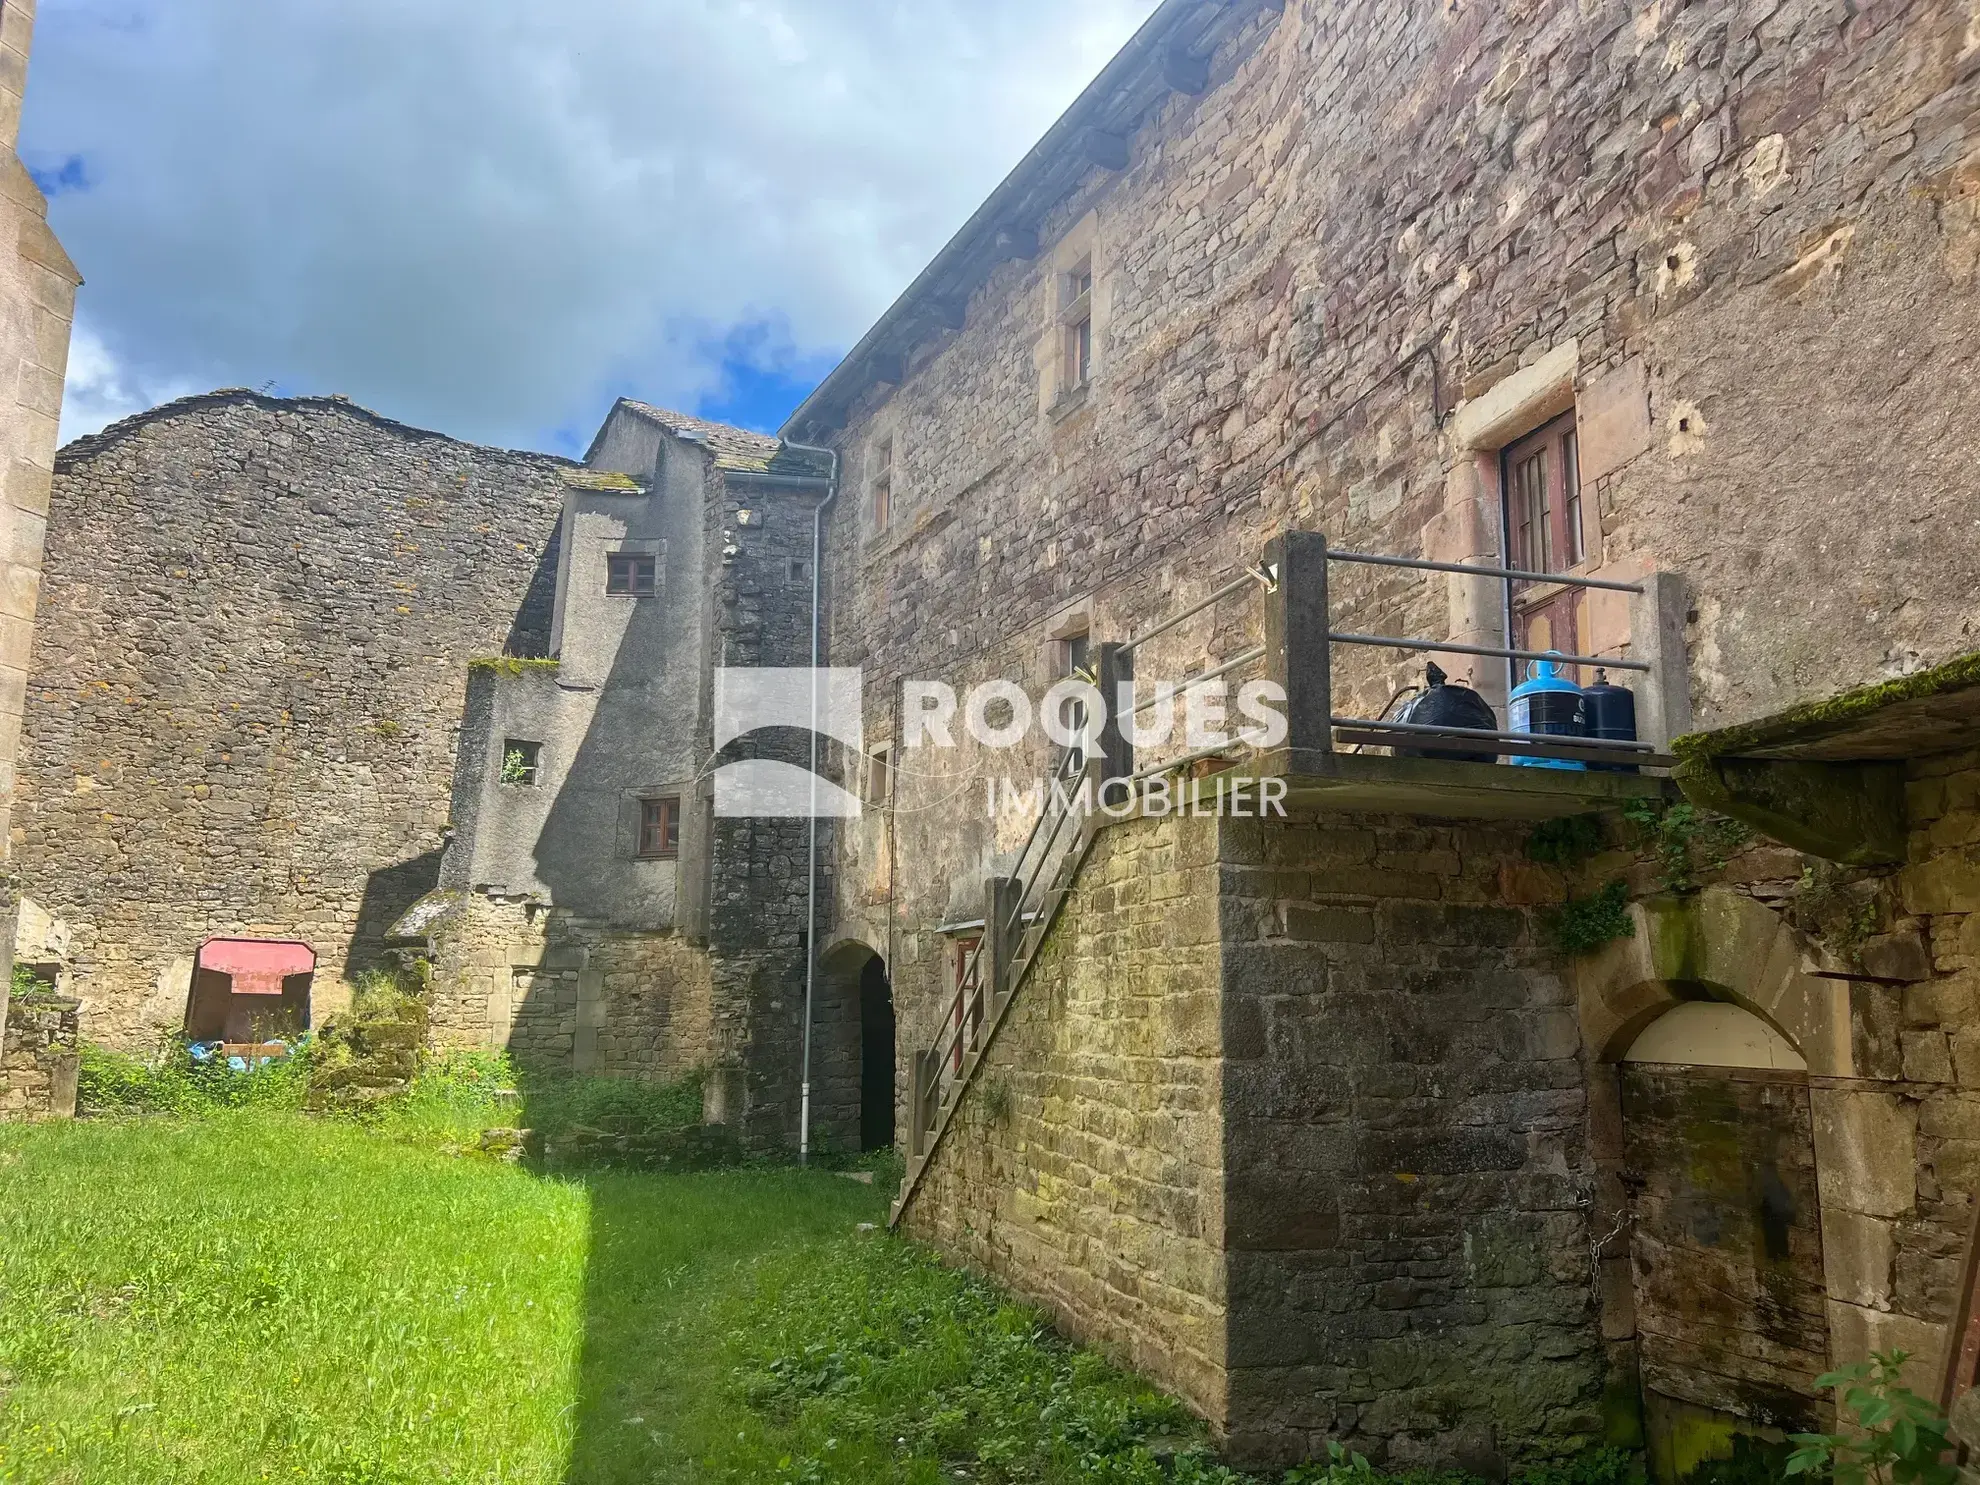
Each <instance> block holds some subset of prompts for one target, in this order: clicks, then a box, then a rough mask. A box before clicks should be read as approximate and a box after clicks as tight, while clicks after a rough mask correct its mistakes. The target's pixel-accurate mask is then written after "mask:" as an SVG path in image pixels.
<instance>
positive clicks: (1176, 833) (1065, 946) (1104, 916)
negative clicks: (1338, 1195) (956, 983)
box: [904, 819, 1229, 1423]
mask: <svg viewBox="0 0 1980 1485" xmlns="http://www.w3.org/2000/svg"><path fill="white" fill-rule="evenodd" d="M1218 876H1219V868H1218V864H1217V836H1216V826H1215V823H1214V822H1212V821H1205V820H1183V819H1170V820H1162V821H1156V820H1137V821H1133V822H1130V823H1128V824H1124V825H1119V826H1115V827H1112V828H1110V829H1108V830H1105V831H1103V832H1102V833H1101V835H1100V837H1099V839H1098V840H1097V841H1096V842H1095V843H1094V846H1093V849H1092V853H1091V854H1090V855H1089V856H1088V857H1087V860H1086V865H1085V867H1084V868H1083V869H1082V871H1081V874H1080V879H1079V884H1078V889H1077V890H1076V891H1075V892H1074V893H1073V895H1072V896H1071V898H1070V899H1068V901H1067V904H1066V907H1065V909H1064V911H1063V912H1062V913H1061V914H1060V917H1059V919H1058V922H1057V924H1056V925H1055V927H1054V928H1053V931H1052V934H1051V936H1050V938H1049V939H1048V941H1047V943H1046V946H1045V949H1044V952H1043V953H1042V954H1041V955H1040V957H1039V959H1038V961H1037V964H1036V966H1035V967H1034V968H1033V970H1032V971H1031V974H1030V976H1029V977H1028V978H1027V980H1026V982H1025V985H1024V988H1023V989H1022V990H1021V991H1020V992H1019V995H1018V998H1017V1000H1016V1001H1015V1002H1014V1003H1013V1005H1012V1007H1011V1009H1010V1011H1009V1012H1008V1013H1007V1017H1006V1020H1005V1022H1004V1024H1003V1029H1002V1032H1001V1033H1000V1034H999V1036H998V1038H997V1041H996V1042H995V1044H994V1045H993V1046H992V1048H991V1050H990V1053H989V1056H988V1057H987V1059H986V1060H985V1062H984V1064H983V1066H982V1068H981V1070H980V1071H979V1072H978V1073H977V1075H976V1077H975V1079H974V1081H973V1082H972V1083H971V1085H970V1087H969V1090H968V1092H967V1093H966V1094H965V1095H964V1098H963V1102H962V1105H961V1108H960V1109H959V1111H958V1113H957V1115H956V1118H955V1122H954V1123H953V1124H952V1125H951V1127H950V1129H949V1133H948V1134H947V1136H946V1137H945V1138H944V1140H943V1143H942V1146H941V1148H940V1149H939V1151H938V1152H937V1155H936V1159H935V1161H934V1163H933V1164H932V1165H931V1166H930V1167H929V1169H928V1172H927V1174H926V1175H925V1176H924V1177H923V1178H922V1184H921V1188H920V1190H919V1192H918V1193H917V1194H916V1196H915V1198H914V1200H913V1201H912V1203H911V1204H910V1205H909V1207H908V1209H907V1215H906V1224H907V1230H908V1231H909V1232H911V1233H913V1234H915V1235H916V1236H919V1237H923V1238H927V1239H930V1240H932V1241H934V1242H936V1243H938V1244H939V1245H940V1246H941V1247H942V1249H943V1250H944V1251H945V1252H948V1253H951V1254H954V1255H955V1256H956V1257H958V1258H960V1259H963V1260H965V1261H967V1262H970V1263H972V1264H975V1265H978V1266H980V1267H982V1268H984V1269H987V1270H988V1271H989V1272H990V1273H992V1274H994V1275H995V1276H996V1277H997V1278H998V1279H1000V1280H1001V1281H1003V1282H1004V1283H1006V1284H1008V1285H1009V1286H1011V1287H1012V1288H1013V1289H1015V1290H1016V1291H1017V1292H1018V1293H1019V1294H1022V1295H1024V1296H1025V1297H1026V1298H1028V1299H1030V1300H1032V1301H1034V1302H1035V1303H1038V1304H1040V1305H1043V1306H1044V1307H1045V1308H1046V1309H1048V1310H1050V1311H1051V1312H1052V1314H1053V1315H1054V1316H1055V1317H1056V1318H1057V1320H1058V1321H1059V1323H1060V1324H1061V1325H1062V1326H1063V1327H1065V1328H1066V1329H1067V1330H1068V1331H1070V1332H1071V1333H1072V1334H1073V1335H1076V1336H1078V1337H1079V1338H1081V1339H1082V1340H1085V1341H1090V1342H1093V1343H1095V1344H1098V1345H1100V1346H1101V1347H1103V1348H1104V1349H1106V1350H1108V1351H1110V1352H1112V1353H1113V1354H1115V1355H1116V1356H1119V1357H1121V1358H1122V1359H1123V1360H1125V1361H1127V1362H1128V1363H1129V1364H1130V1365H1132V1366H1134V1367H1136V1368H1137V1369H1138V1370H1140V1371H1142V1372H1144V1373H1145V1374H1146V1375H1148V1376H1151V1377H1153V1378H1155V1379H1156V1380H1157V1381H1159V1382H1160V1383H1161V1384H1162V1385H1163V1386H1164V1387H1167V1388H1169V1389H1170V1390H1172V1391H1174V1392H1176V1393H1178V1394H1179V1395H1181V1396H1182V1397H1184V1398H1185V1399H1187V1400H1188V1401H1189V1403H1190V1404H1191V1405H1192V1406H1193V1407H1195V1408H1196V1409H1197V1410H1198V1411H1200V1412H1202V1413H1203V1414H1204V1415H1205V1416H1207V1417H1208V1418H1210V1419H1211V1420H1212V1421H1213V1422H1216V1423H1221V1422H1222V1421H1223V1420H1224V1418H1225V1416H1226V1407H1227V1403H1226V1394H1227V1390H1228V1387H1229V1381H1228V1377H1227V1374H1226V1361H1225V1347H1226V1329H1227V1317H1226V1311H1225V1293H1224V1290H1225V1278H1224V1263H1225V1260H1224V1253H1223V1248H1224V1228H1225V1212H1224V1207H1225V1195H1224V1163H1225V1153H1224V1134H1223V1128H1222V1124H1223V1116H1222V1111H1221V1107H1220V1105H1221V1102H1222V1099H1223V1097H1224V1092H1223V1072H1222V1064H1221V1056H1222V1043H1223V1040H1224V1032H1223V1030H1222V1027H1221V1024H1220V1005H1219V992H1218V978H1219V957H1220V953H1221V949H1220V945H1219V926H1218V911H1217V909H1218V900H1219V899H1218ZM932 1035H933V1030H932V1028H931V1029H930V1037H931V1039H932ZM904 1045H920V1040H919V1039H917V1041H916V1042H915V1043H912V1044H908V1043H904Z"/></svg>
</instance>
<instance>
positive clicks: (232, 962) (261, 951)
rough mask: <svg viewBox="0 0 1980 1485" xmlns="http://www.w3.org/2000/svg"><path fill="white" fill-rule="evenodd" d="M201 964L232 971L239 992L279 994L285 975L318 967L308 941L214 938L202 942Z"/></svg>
mask: <svg viewBox="0 0 1980 1485" xmlns="http://www.w3.org/2000/svg"><path fill="white" fill-rule="evenodd" d="M199 967H200V968H201V969H210V970H215V971H217V972H218V973H220V974H223V975H232V976H233V977H234V984H233V991H234V994H236V995H280V994H281V993H282V980H283V978H284V977H285V976H288V975H306V974H309V973H311V972H312V971H313V970H314V969H315V968H316V952H315V951H314V950H313V949H311V948H310V946H309V945H308V944H298V943H288V942H279V941H275V940H270V939H259V938H215V939H208V940H207V941H206V943H205V944H204V945H202V946H201V948H200V951H199Z"/></svg>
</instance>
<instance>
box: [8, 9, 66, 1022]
mask: <svg viewBox="0 0 1980 1485" xmlns="http://www.w3.org/2000/svg"><path fill="white" fill-rule="evenodd" d="M34 18H35V0H12V3H11V4H6V5H0V242H4V243H6V244H8V248H7V250H6V251H4V252H0V386H4V387H6V388H7V391H6V393H5V394H4V395H0V819H4V818H5V817H6V815H7V813H8V812H9V811H10V810H11V809H12V807H13V803H14V789H15V777H16V774H17V771H18V751H19V744H20V737H21V729H22V711H23V709H24V707H25V706H26V700H27V674H28V666H29V664H30V663H31V662H30V652H31V646H32V644H33V640H34V621H35V610H36V605H37V600H38V596H39V591H40V585H41V566H42V549H43V546H44V544H45V542H46V539H47V531H48V499H49V484H50V482H51V481H52V479H53V478H54V468H55V444H56V442H57V439H58V437H59V428H60V425H61V418H62V386H63V378H64V376H65V375H66V373H67V368H68V360H69V326H70V321H71V319H72V318H73V315H74V311H75V302H76V288H77V285H78V284H79V283H80V281H81V275H80V274H78V273H77V271H76V266H75V264H74V263H72V262H70V260H69V256H68V254H67V253H65V252H64V251H63V250H62V245H61V243H59V242H58V241H56V239H55V234H54V233H53V232H51V231H50V230H49V227H48V202H47V200H46V199H45V198H44V197H43V196H42V193H41V188H40V187H39V186H37V185H36V184H35V183H34V178H33V177H32V176H31V175H29V174H28V170H27V167H26V166H25V165H24V164H23V163H22V162H21V159H20V157H19V155H18V153H17V152H16V145H17V144H18V141H19V137H20V123H21V102H22V97H23V95H24V93H25V92H26V89H27V74H28V53H29V51H30V48H31V46H32V43H33V39H34ZM6 855H7V846H6V844H5V842H0V863H3V862H4V861H5V859H6ZM17 905H18V904H17V903H16V902H15V901H14V899H13V896H12V888H11V886H9V888H7V889H6V891H5V893H4V898H0V1024H4V1022H5V1019H6V1005H7V985H8V981H7V971H8V968H9V967H10V966H11V964H12V960H11V957H10V954H9V951H11V949H12V938H13V932H12V928H11V926H10V924H11V921H12V918H13V911H14V909H15V907H16V906H17Z"/></svg>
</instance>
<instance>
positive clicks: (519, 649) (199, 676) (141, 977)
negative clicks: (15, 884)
mask: <svg viewBox="0 0 1980 1485" xmlns="http://www.w3.org/2000/svg"><path fill="white" fill-rule="evenodd" d="M571 472H572V466H571V465H570V464H569V463H568V461H565V460H560V459H554V458H550V457H547V456H544V455H540V454H515V453H507V452H503V451H500V450H495V449H483V448H476V447H474V446H471V445H467V444H462V443H457V442H455V441H454V440H452V439H449V438H443V437H441V436H440V435H438V434H433V433H425V432H421V431H419V430H417V429H413V428H407V427H403V426H401V425H399V424H397V423H393V422H390V421H388V420H386V419H384V418H380V417H377V416H375V415H374V414H371V413H368V412H366V411H364V410H363V409H362V408H359V407H356V406H353V405H352V404H351V403H349V402H347V401H344V400H342V399H338V398H301V399H295V400H285V399H274V398H267V397H261V396H257V395H255V394H253V393H250V392H244V391H233V392H217V393H213V394H211V395H207V396H201V397H190V398H185V399H183V400H181V401H178V402H174V403H170V404H168V405H166V406H165V407H162V408H158V409H155V410H153V411H152V412H149V413H143V414H140V415H138V416H137V417H134V418H129V419H126V420H124V421H123V422H121V423H118V424H115V425H113V426H112V427H110V428H109V429H106V430H105V431H104V432H103V433H101V434H97V435H95V436H93V437H89V438H84V439H79V440H77V441H76V442H75V443H72V444H70V445H69V446H68V447H67V448H65V449H64V450H63V451H62V454H61V457H60V460H59V463H58V466H57V473H56V478H55V481H54V487H53V500H52V505H51V508H50V518H49V519H50V525H51V528H52V529H53V531H54V533H55V539H54V540H53V541H52V542H51V543H50V545H49V552H48V567H47V581H46V584H45V587H44V596H43V600H42V618H41V630H40V634H39V636H38V638H37V641H36V650H35V662H34V672H33V683H32V686H31V688H30V691H29V697H28V704H27V729H26V740H25V746H24V756H23V765H22V773H21V789H20V801H19V805H18V807H17V809H16V811H15V818H14V825H13V836H14V850H15V856H16V860H17V863H18V865H17V868H16V869H17V872H18V875H19V879H20V882H21V891H22V893H23V895H24V897H25V898H26V899H27V903H26V904H25V905H24V908H23V913H22V923H21V932H20V938H19V942H18V946H17V952H19V953H20V954H21V956H22V957H23V958H24V959H27V960H28V961H30V962H33V963H37V964H40V965H44V966H45V967H46V968H45V977H46V978H49V979H51V980H54V981H55V982H56V983H57V985H58V988H59V989H60V990H61V991H62V992H63V993H64V994H68V995H72V996H74V997H75V998H77V999H79V1000H80V1001H81V1002H82V1003H83V1010H82V1023H83V1034H84V1035H85V1036H86V1037H88V1038H89V1039H91V1040H94V1041H97V1042H101V1043H104V1044H107V1045H110V1046H116V1047H125V1048H139V1047H145V1046H149V1045H152V1044H154V1043H155V1042H156V1041H157V1040H158V1039H159V1038H160V1037H162V1036H164V1035H166V1034H168V1033H173V1032H177V1031H180V1030H182V1029H187V1028H188V1027H189V1025H190V1023H189V1021H188V1015H189V1011H192V1010H193V1009H195V1008H194V1007H193V1005H192V1004H191V1002H192V1000H193V998H194V995H195V991H196V990H197V991H198V992H199V998H200V999H201V1001H202V1002H203V1003H204V1002H209V1001H210V1002H211V1003H212V1005H213V1006H214V1008H215V1013H216V1014H217V1016H218V1022H217V1024H214V1025H212V1026H205V1027H202V1028H201V1030H202V1032H203V1034H210V1035H227V1036H229V1037H232V1038H234V1039H240V1040H246V1039H249V1038H250V1036H251V1035H252V1034H253V1033H254V1032H255V1029H256V1028H255V1025H253V1024H251V1023H255V1022H257V1021H259V1022H265V1023H267V1024H266V1025H264V1026H262V1027H261V1029H262V1030H266V1031H271V1032H272V1031H279V1030H284V1029H294V1026H295V1023H296V1022H297V1021H302V1022H304V1023H305V1024H306V1023H307V1022H309V1021H314V1020H320V1019H321V1018H322V1017H323V1016H324V1015H325V1014H327V1013H330V1012H332V1011H334V1010H336V1009H337V1008H338V1007H339V1006H340V1005H342V1004H344V1003H345V1002H346V1001H347V999H348V997H349V994H350V989H351V979H352V977H353V976H354V975H356V974H358V973H360V972H362V971H363V970H365V969H367V968H371V967H375V966H376V965H377V964H378V963H379V962H380V956H381V955H382V953H383V950H384V946H385V933H386V930H387V929H388V928H389V927H390V926H391V925H392V923H393V922H394V920H395V919H397V918H398V917H399V916H400V915H401V914H402V913H404V911H405V910H406V908H407V907H408V906H410V905H411V904H412V903H413V902H415V901H416V900H417V899H418V898H420V897H421V896H422V895H423V894H424V893H426V892H428V891H430V890H431V889H432V888H433V887H434V886H436V885H437V883H438V880H439V869H440V858H441V853H442V850H443V848H444V847H445V845H446V830H447V825H448V820H449V800H450V797H451V791H452V782H453V773H454V755H455V740H456V736H457V734H458V732H459V729H460V724H461V711H462V705H463V701H464V698H465V693H466V685H467V674H468V669H467V668H468V662H469V661H470V660H472V659H474V658H476V657H480V656H501V655H510V656H518V657H532V656H541V655H543V654H545V653H546V652H547V650H548V647H549V643H550V637H551V636H550V627H551V597H552V593H553V589H554V585H555V574H556V563H557V556H558V548H557V542H556V533H557V526H558V521H559V519H560V516H561V513H562V508H563V502H564V494H565V489H566V486H565V483H564V480H565V477H566V475H567V474H569V473H571ZM239 941H247V942H248V943H250V944H252V943H256V942H259V943H263V944H274V945H287V946H288V947H287V948H286V949H285V950H282V951H280V952H281V953H285V954H287V956H288V958H286V959H283V960H282V962H279V963H277V962H275V960H274V959H270V960H269V962H268V963H267V964H266V965H260V964H257V965H252V966H251V965H246V964H245V963H243V964H242V965H239V966H235V967H234V968H231V969H229V968H222V967H219V965H220V963H221V961H222V960H223V959H225V957H226V956H228V955H230V954H233V955H238V954H243V953H245V954H249V955H253V954H256V953H260V954H262V955H264V956H266V955H268V954H277V951H275V950H272V949H270V950H259V951H257V950H251V949H246V950H242V949H235V948H233V947H231V945H233V944H235V943H237V942H239ZM277 957H278V958H279V957H280V955H279V954H277ZM206 960H212V961H213V962H211V963H206V962H204V961H206ZM257 974H258V975H259V976H260V977H261V980H265V981H266V983H265V984H263V983H260V981H256V982H255V983H254V984H250V983H249V980H250V979H253V978H254V976H255V975H257ZM242 976H246V977H247V978H242ZM237 979H239V980H240V983H235V982H236V980H237ZM285 988H286V989H287V990H288V991H289V992H291V993H290V994H288V995H284V994H283V993H282V992H283V991H284V989H285ZM262 990H266V991H269V992H272V993H267V994H263V993H258V992H260V991H262ZM233 1013H238V1014H233ZM230 1015H232V1020H231V1021H230V1020H229V1017H230Z"/></svg>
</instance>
